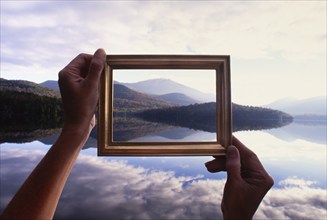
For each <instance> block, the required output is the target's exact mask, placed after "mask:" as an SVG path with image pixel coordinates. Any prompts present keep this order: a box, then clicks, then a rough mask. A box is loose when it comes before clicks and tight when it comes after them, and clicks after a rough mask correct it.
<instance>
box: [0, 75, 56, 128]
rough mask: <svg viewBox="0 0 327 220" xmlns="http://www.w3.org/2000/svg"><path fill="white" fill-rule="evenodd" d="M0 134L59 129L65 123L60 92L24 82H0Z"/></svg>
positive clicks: (2, 80)
mask: <svg viewBox="0 0 327 220" xmlns="http://www.w3.org/2000/svg"><path fill="white" fill-rule="evenodd" d="M0 88H1V89H0V103H1V105H0V124H1V125H4V126H1V127H0V131H3V130H5V131H26V130H33V129H41V128H56V127H58V126H61V123H62V102H61V98H60V95H59V93H58V92H55V91H53V90H51V89H48V88H46V87H43V86H40V85H39V84H36V83H33V82H29V81H24V80H5V79H0Z"/></svg>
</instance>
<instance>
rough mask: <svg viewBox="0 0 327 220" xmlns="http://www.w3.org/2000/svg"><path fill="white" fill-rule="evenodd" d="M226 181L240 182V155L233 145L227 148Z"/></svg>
mask: <svg viewBox="0 0 327 220" xmlns="http://www.w3.org/2000/svg"><path fill="white" fill-rule="evenodd" d="M226 170H227V181H230V182H233V181H240V180H241V179H242V178H241V159H240V153H239V151H238V150H237V148H236V147H235V146H234V145H230V146H228V148H227V154H226Z"/></svg>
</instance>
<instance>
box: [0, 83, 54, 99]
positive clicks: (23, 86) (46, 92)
mask: <svg viewBox="0 0 327 220" xmlns="http://www.w3.org/2000/svg"><path fill="white" fill-rule="evenodd" d="M0 87H1V92H4V91H11V92H17V93H30V94H33V95H37V96H46V97H56V98H59V97H60V94H59V92H56V91H53V90H52V89H49V88H47V87H45V86H42V85H39V84H37V83H34V82H30V81H25V80H6V79H3V78H0Z"/></svg>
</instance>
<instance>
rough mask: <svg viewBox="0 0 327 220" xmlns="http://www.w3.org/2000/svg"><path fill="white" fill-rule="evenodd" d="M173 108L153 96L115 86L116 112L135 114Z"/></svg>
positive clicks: (119, 85)
mask: <svg viewBox="0 0 327 220" xmlns="http://www.w3.org/2000/svg"><path fill="white" fill-rule="evenodd" d="M170 106H173V105H172V104H171V103H169V102H165V101H163V100H160V99H158V98H155V97H153V96H150V95H147V94H143V93H140V92H136V91H134V90H131V89H129V88H127V87H126V86H124V85H121V84H114V103H113V107H114V108H113V109H114V111H115V112H135V111H140V110H145V109H152V108H154V109H156V108H165V107H170Z"/></svg>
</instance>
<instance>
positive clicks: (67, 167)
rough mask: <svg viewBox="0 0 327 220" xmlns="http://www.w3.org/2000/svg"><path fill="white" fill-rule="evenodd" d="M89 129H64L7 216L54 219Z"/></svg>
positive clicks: (21, 189) (4, 216) (16, 196)
mask: <svg viewBox="0 0 327 220" xmlns="http://www.w3.org/2000/svg"><path fill="white" fill-rule="evenodd" d="M88 135H89V132H87V131H86V132H73V131H72V132H70V131H64V130H63V132H62V133H61V135H60V137H59V138H58V140H57V141H56V143H55V144H54V145H53V146H52V147H51V148H50V150H49V151H48V153H47V154H46V155H45V157H44V158H43V159H42V160H41V162H40V163H39V164H38V165H37V167H36V168H35V169H34V170H33V172H32V173H31V174H30V176H29V177H28V179H27V180H26V181H25V182H24V184H23V185H22V187H21V188H20V189H19V191H18V192H17V193H16V195H15V196H14V198H13V199H12V201H11V202H10V203H9V205H8V206H7V208H6V209H5V210H4V212H3V215H2V217H3V218H4V219H6V218H10V219H22V218H23V219H51V218H52V217H53V215H54V212H55V209H56V206H57V203H58V200H59V198H60V195H61V193H62V190H63V188H64V185H65V182H66V180H67V178H68V176H69V174H70V171H71V169H72V167H73V164H74V162H75V160H76V158H77V156H78V154H79V152H80V150H81V148H82V147H83V145H84V143H85V141H86V140H87V137H88Z"/></svg>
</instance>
